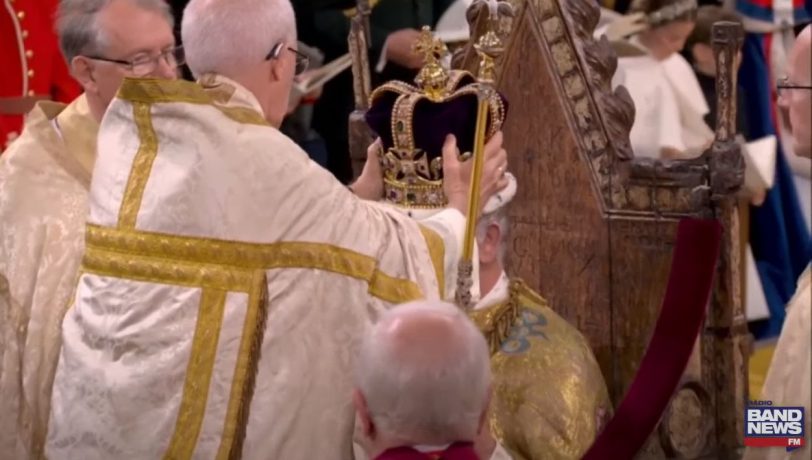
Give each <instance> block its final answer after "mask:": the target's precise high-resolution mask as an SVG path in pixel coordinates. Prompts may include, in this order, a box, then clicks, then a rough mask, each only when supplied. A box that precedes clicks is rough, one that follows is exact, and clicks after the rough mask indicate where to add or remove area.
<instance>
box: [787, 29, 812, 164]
mask: <svg viewBox="0 0 812 460" xmlns="http://www.w3.org/2000/svg"><path fill="white" fill-rule="evenodd" d="M787 84H788V85H790V86H796V88H786V89H782V90H781V96H780V98H779V103H780V104H781V106H782V107H784V108H786V109H787V111H788V112H789V123H790V126H791V129H792V137H793V139H794V140H795V145H794V150H795V154H796V155H800V156H805V157H812V25H807V26H806V27H804V29H803V30H802V31H801V33H800V35H798V37H797V39H796V40H795V45H794V46H793V47H792V51H790V55H789V65H788V66H787Z"/></svg>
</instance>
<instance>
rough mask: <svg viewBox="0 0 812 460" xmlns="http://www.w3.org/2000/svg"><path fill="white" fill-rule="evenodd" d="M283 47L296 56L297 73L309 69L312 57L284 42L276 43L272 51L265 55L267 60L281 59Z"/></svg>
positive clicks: (299, 73)
mask: <svg viewBox="0 0 812 460" xmlns="http://www.w3.org/2000/svg"><path fill="white" fill-rule="evenodd" d="M283 49H287V50H288V51H290V52H291V53H293V54H294V55H295V56H296V70H295V72H296V75H301V74H302V72H304V71H305V70H307V66H308V65H309V64H310V58H309V57H308V56H307V55H306V54H304V53H301V52H299V51H297V50H295V49H293V48H291V47H289V46H288V47H286V46H285V44H284V43H277V44H276V45H274V47H273V49H272V50H271V52H270V53H268V55H267V56H265V60H266V61H269V60H271V59H279V55H280V54H282V50H283Z"/></svg>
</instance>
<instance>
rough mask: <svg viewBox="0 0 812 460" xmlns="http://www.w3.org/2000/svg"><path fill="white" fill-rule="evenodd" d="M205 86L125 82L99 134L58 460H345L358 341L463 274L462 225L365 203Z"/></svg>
mask: <svg viewBox="0 0 812 460" xmlns="http://www.w3.org/2000/svg"><path fill="white" fill-rule="evenodd" d="M202 86H203V88H201V86H200V85H197V84H193V83H189V82H183V81H158V80H129V79H128V80H125V82H124V83H123V85H122V87H121V90H120V91H119V95H118V97H117V98H116V99H115V100H114V101H113V102H112V103H111V105H110V107H109V109H108V111H107V113H106V115H105V118H104V120H103V122H102V126H101V130H100V133H99V139H98V145H99V147H98V160H97V162H96V167H95V169H94V172H93V182H92V185H91V195H90V213H89V222H88V226H87V229H86V235H87V236H86V252H85V257H84V259H83V262H82V267H81V273H82V274H81V275H80V278H79V282H78V285H77V289H76V294H75V300H74V302H73V305H72V307H71V308H70V310H69V311H68V313H67V314H66V315H65V320H64V322H63V325H62V334H63V347H62V352H61V355H60V358H59V364H58V367H57V373H56V378H55V381H54V389H53V399H52V406H51V420H50V425H49V432H48V442H47V448H46V454H47V455H48V456H49V458H51V459H60V458H72V459H73V458H81V459H87V460H90V459H97V458H104V459H110V458H133V459H153V458H160V457H164V456H166V457H167V458H215V457H217V458H221V457H222V458H225V457H229V458H231V457H237V458H238V457H240V456H242V458H246V459H254V458H259V459H328V458H329V459H349V458H352V427H353V416H354V411H353V408H352V403H351V390H352V379H351V373H352V360H353V358H354V355H355V352H356V350H357V346H358V345H359V342H360V339H361V337H362V334H363V332H364V330H365V328H366V327H369V326H370V325H371V323H372V322H373V321H374V320H375V319H376V317H377V316H378V315H379V314H380V313H381V312H382V311H383V310H384V309H386V308H389V307H391V306H393V305H395V304H398V303H402V302H405V301H410V300H415V299H418V298H424V297H425V298H429V299H431V298H435V299H436V298H439V297H440V293H441V286H443V282H442V281H438V280H442V279H443V277H444V273H445V272H449V271H453V270H455V269H456V268H455V267H452V266H445V264H444V261H445V260H453V261H456V260H458V258H459V252H458V251H459V247H460V246H461V242H462V238H463V233H464V228H465V218H464V217H463V215H462V214H461V213H459V212H458V211H456V210H446V211H443V212H441V213H439V214H438V215H437V216H435V217H433V218H432V219H430V220H428V221H425V222H422V223H421V224H422V225H419V224H418V223H416V222H415V221H413V220H412V219H409V218H408V217H406V216H403V215H402V214H400V213H397V212H394V211H392V210H389V209H386V206H383V205H379V204H377V203H371V202H365V201H362V200H360V199H358V198H356V197H355V196H354V195H353V194H352V193H351V192H350V191H349V190H348V189H347V188H346V187H344V186H342V185H341V184H340V183H338V182H337V181H336V180H335V179H334V178H333V177H332V176H331V175H330V173H328V172H327V171H325V170H324V169H322V168H321V167H319V166H318V165H317V164H316V163H314V162H313V161H311V160H310V159H309V158H308V157H307V154H305V152H303V151H302V150H301V149H300V148H299V147H298V146H297V145H296V144H294V143H293V141H291V140H290V139H288V138H287V137H285V136H284V135H283V134H281V133H280V132H279V131H278V130H277V129H275V128H273V127H271V126H269V125H267V123H266V122H265V120H264V119H263V117H262V115H261V107H260V105H259V103H258V101H257V100H256V99H255V98H254V96H253V95H252V94H251V93H249V92H248V91H247V90H245V89H244V88H242V87H241V86H239V85H238V84H236V83H234V82H232V81H229V80H227V79H225V78H222V77H215V76H208V77H206V78H204V79H203V80H202ZM243 439H244V442H243Z"/></svg>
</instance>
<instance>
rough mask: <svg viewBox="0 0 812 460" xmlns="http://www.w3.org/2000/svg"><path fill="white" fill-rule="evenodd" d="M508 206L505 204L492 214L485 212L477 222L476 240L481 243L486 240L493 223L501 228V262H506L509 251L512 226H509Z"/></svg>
mask: <svg viewBox="0 0 812 460" xmlns="http://www.w3.org/2000/svg"><path fill="white" fill-rule="evenodd" d="M505 208H506V206H503V207H501V208H499V209H497V210H496V211H494V212H492V213H490V214H484V215H482V217H480V218H479V222H477V224H476V240H477V242H478V243H479V244H482V242H483V241H485V235H486V234H487V232H488V228H489V227H490V226H491V225H495V226H497V227H498V228H499V235H500V236H499V262H501V263H502V264H504V263H505V254H506V253H507V240H508V234H509V233H510V232H509V230H510V228H509V227H508V216H507V211H506V209H505Z"/></svg>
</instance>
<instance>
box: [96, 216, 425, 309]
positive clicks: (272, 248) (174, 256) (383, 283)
mask: <svg viewBox="0 0 812 460" xmlns="http://www.w3.org/2000/svg"><path fill="white" fill-rule="evenodd" d="M85 241H86V252H85V260H84V262H83V264H84V265H85V266H86V267H87V268H88V269H90V270H92V271H94V272H97V273H99V274H106V275H108V276H119V277H123V278H131V279H141V280H144V281H151V280H154V279H156V278H155V276H152V275H153V274H159V275H160V276H158V278H157V279H167V277H169V278H168V279H172V280H175V281H173V283H175V284H184V285H189V286H208V287H214V288H225V289H230V286H231V287H233V286H239V287H240V289H239V290H240V291H243V292H247V290H248V289H249V287H250V278H248V281H246V278H245V276H246V275H245V273H248V275H250V270H272V269H281V268H311V269H316V270H324V271H328V272H332V273H338V274H341V275H345V276H349V277H351V278H355V279H358V280H364V281H366V282H367V284H368V286H369V288H368V292H369V293H370V294H372V295H373V296H375V297H378V298H379V299H382V300H385V301H387V302H391V303H402V302H408V301H410V300H416V299H420V298H422V297H423V294H422V292H421V290H420V287H419V286H418V285H417V284H416V283H414V282H413V281H411V280H409V279H404V278H395V277H392V276H390V275H387V274H386V273H383V272H382V271H380V270H379V269H378V262H377V261H376V260H375V259H374V258H372V257H370V256H366V255H363V254H360V253H358V252H355V251H352V250H349V249H345V248H341V247H338V246H334V245H331V244H326V243H307V242H278V243H268V244H261V243H244V242H236V241H224V240H216V239H211V238H199V237H188V236H178V235H166V234H161V233H152V232H143V231H134V230H126V229H115V228H109V227H99V226H96V225H93V224H88V225H87V229H86V235H85ZM164 282H165V281H164Z"/></svg>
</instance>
